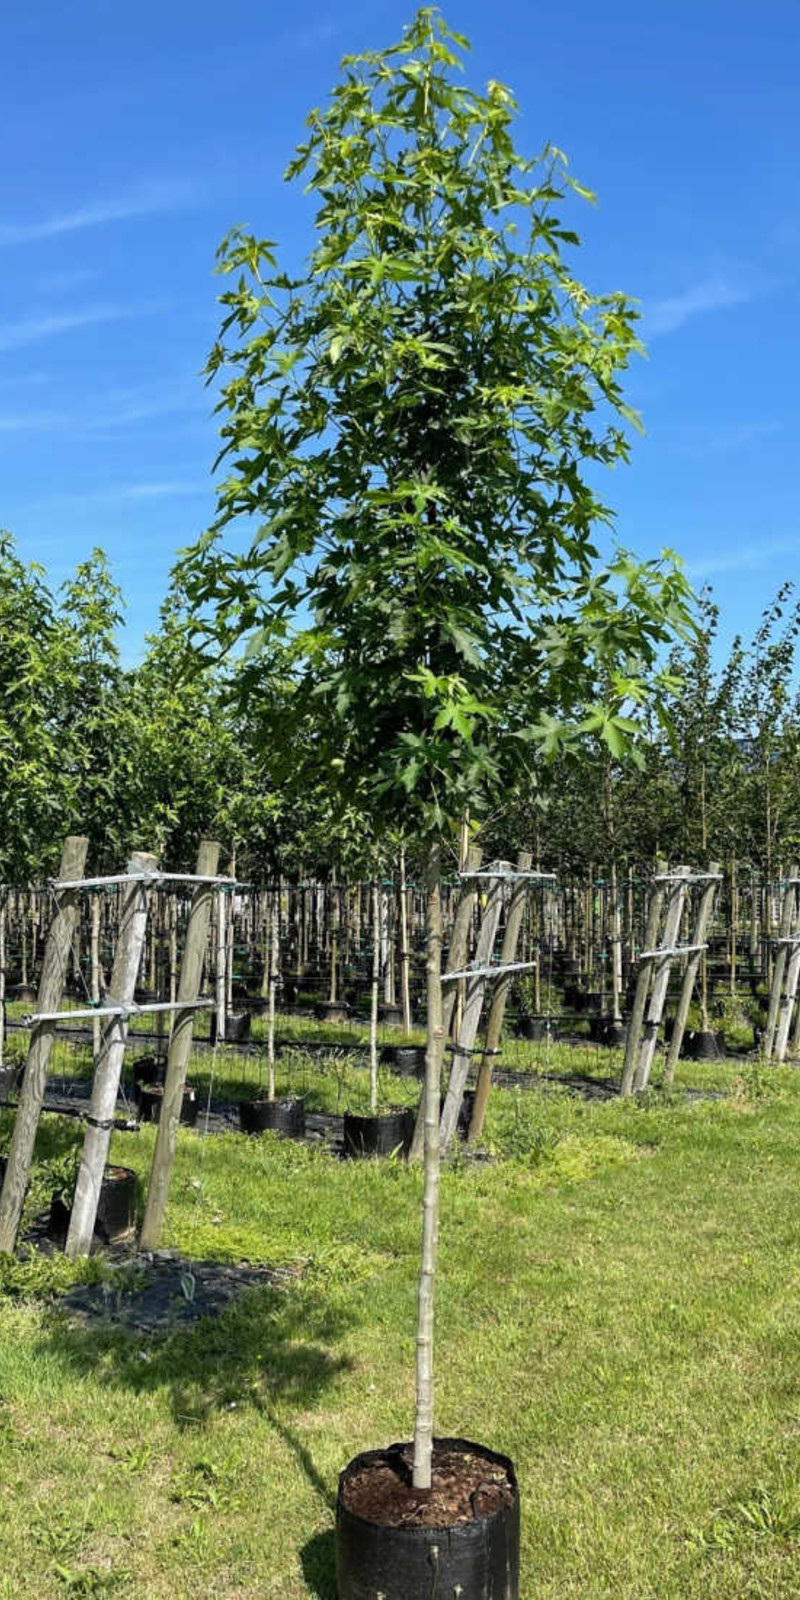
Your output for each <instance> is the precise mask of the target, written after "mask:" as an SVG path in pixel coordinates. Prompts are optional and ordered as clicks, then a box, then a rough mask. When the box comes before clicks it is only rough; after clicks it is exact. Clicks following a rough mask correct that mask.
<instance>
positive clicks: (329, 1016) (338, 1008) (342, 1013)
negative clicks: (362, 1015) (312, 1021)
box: [314, 1000, 350, 1022]
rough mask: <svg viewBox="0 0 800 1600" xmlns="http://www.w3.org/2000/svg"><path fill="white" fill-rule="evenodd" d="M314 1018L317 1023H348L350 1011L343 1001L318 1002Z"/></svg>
mask: <svg viewBox="0 0 800 1600" xmlns="http://www.w3.org/2000/svg"><path fill="white" fill-rule="evenodd" d="M314 1016H315V1017H316V1018H317V1021H318V1022H349V1020H350V1011H349V1008H348V1006H347V1005H345V1002H344V1001H343V1000H318V1001H317V1003H316V1005H315V1007H314Z"/></svg>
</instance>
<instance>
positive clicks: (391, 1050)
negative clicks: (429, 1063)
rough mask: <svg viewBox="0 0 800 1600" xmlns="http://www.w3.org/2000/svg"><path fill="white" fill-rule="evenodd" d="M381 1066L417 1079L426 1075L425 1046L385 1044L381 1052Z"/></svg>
mask: <svg viewBox="0 0 800 1600" xmlns="http://www.w3.org/2000/svg"><path fill="white" fill-rule="evenodd" d="M380 1059H381V1065H382V1066H384V1067H392V1068H393V1070H394V1071H395V1072H401V1073H404V1074H405V1073H408V1074H410V1075H412V1076H413V1077H415V1078H421V1077H424V1075H425V1046H424V1044H385V1045H384V1046H383V1048H382V1050H381V1055H380Z"/></svg>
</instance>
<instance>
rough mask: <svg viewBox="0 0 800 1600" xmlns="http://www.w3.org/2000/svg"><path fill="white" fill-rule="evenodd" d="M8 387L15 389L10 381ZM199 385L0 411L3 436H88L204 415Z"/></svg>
mask: <svg viewBox="0 0 800 1600" xmlns="http://www.w3.org/2000/svg"><path fill="white" fill-rule="evenodd" d="M6 387H7V388H9V389H10V388H12V387H13V385H12V382H11V380H10V379H9V380H7V383H6ZM207 409H208V408H207V407H205V408H204V404H203V399H202V391H201V389H200V386H199V384H198V383H196V382H195V383H192V382H190V381H187V380H181V379H165V380H164V382H163V383H160V384H158V385H147V386H135V387H132V388H127V389H111V390H106V391H104V392H100V393H98V394H95V393H89V394H87V393H83V394H80V395H76V396H75V398H74V399H73V400H72V403H71V404H67V405H63V404H61V405H56V406H46V407H45V406H40V407H36V408H32V409H28V410H23V409H14V410H5V411H3V410H0V433H45V432H47V433H53V432H58V433H62V434H69V435H73V436H80V437H85V436H87V435H92V436H95V435H98V434H104V435H105V434H113V433H114V432H115V431H117V430H119V429H120V428H131V427H135V426H136V425H137V424H138V423H142V422H151V421H154V420H155V419H157V418H160V417H168V416H172V417H175V416H182V415H187V416H189V415H191V416H194V417H196V418H197V419H198V421H199V420H202V418H203V417H204V415H205V411H206V410H207Z"/></svg>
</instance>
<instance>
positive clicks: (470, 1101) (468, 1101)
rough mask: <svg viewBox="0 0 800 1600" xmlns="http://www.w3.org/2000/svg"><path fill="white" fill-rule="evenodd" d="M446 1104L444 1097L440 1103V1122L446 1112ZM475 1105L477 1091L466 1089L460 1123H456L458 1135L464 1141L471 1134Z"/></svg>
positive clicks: (459, 1116)
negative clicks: (470, 1126) (470, 1127)
mask: <svg viewBox="0 0 800 1600" xmlns="http://www.w3.org/2000/svg"><path fill="white" fill-rule="evenodd" d="M444 1102H445V1096H444V1095H442V1097H441V1102H440V1110H439V1118H440V1120H441V1115H442V1112H443V1111H444ZM474 1104H475V1090H474V1089H465V1090H464V1096H463V1099H462V1101H461V1109H460V1111H459V1113H458V1122H457V1123H456V1133H457V1134H458V1135H459V1137H460V1138H462V1139H466V1137H467V1134H468V1133H469V1125H470V1123H471V1121H472V1108H473V1106H474Z"/></svg>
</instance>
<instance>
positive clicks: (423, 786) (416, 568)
mask: <svg viewBox="0 0 800 1600" xmlns="http://www.w3.org/2000/svg"><path fill="white" fill-rule="evenodd" d="M464 45H465V42H464V41H463V40H461V39H460V38H459V37H458V36H457V35H453V34H451V33H450V32H449V31H448V30H447V28H446V26H445V24H444V23H443V22H442V21H441V19H440V18H439V17H438V15H437V14H436V13H435V12H433V11H431V10H423V11H421V12H420V13H419V14H418V16H417V17H416V19H415V21H414V22H413V24H412V25H411V27H410V28H409V29H408V30H407V31H406V33H405V35H404V38H403V40H402V41H401V43H400V44H398V45H395V46H393V47H392V48H390V49H388V50H386V51H384V52H382V53H375V52H366V53H365V54H363V55H361V56H356V57H348V58H347V59H346V60H345V61H344V63H343V76H342V80H341V82H340V83H339V85H338V86H337V88H336V89H335V90H334V92H333V95H332V96H331V99H330V102H329V104H328V106H327V107H326V108H325V109H324V110H322V111H313V112H312V113H311V116H310V118H309V130H310V131H309V136H308V139H307V141H306V142H305V143H304V144H303V145H301V146H300V148H299V150H298V152H297V155H296V158H295V159H294V160H293V161H292V162H291V164H290V166H289V168H288V171H287V177H289V178H290V179H295V178H299V177H303V178H304V179H305V181H306V186H307V191H308V192H309V193H310V194H311V195H312V196H314V198H315V199H316V201H317V213H316V218H315V225H316V229H317V235H318V242H317V244H316V246H315V248H314V249H313V250H312V252H311V255H310V257H309V260H308V262H307V265H306V267H305V268H304V270H303V272H302V274H301V275H300V276H299V277H296V278H290V277H288V276H287V275H286V274H285V273H284V272H283V271H281V270H280V269H279V267H278V265H277V261H276V255H275V247H274V245H273V244H272V242H271V241H269V240H265V239H260V238H258V237H257V236H255V235H253V234H248V233H246V232H244V231H243V230H240V229H237V230H234V232H233V233H231V234H230V235H229V236H228V238H227V239H225V240H224V242H223V244H222V246H221V248H220V252H219V265H220V270H221V271H222V272H223V273H224V274H226V275H227V276H229V277H230V278H231V280H232V283H231V287H230V288H229V289H227V290H226V291H225V292H224V293H223V295H222V296H221V302H222V305H223V308H224V317H223V322H222V325H221V329H220V335H219V339H218V341H217V343H216V344H215V346H214V348H213V350H212V352H211V355H210V357H209V361H208V368H207V371H208V376H209V381H214V382H215V383H217V382H218V383H220V385H221V391H220V399H219V404H218V410H219V412H220V414H221V417H222V423H221V430H220V431H221V439H222V445H221V451H220V457H219V461H220V462H224V463H225V466H226V469H227V476H225V477H224V478H223V479H222V481H221V482H220V483H219V485H218V515H217V519H216V522H215V524H214V526H213V528H212V529H211V530H210V532H209V534H208V535H206V536H204V538H203V539H202V540H201V541H200V543H199V544H198V545H197V546H196V547H195V549H194V550H193V551H191V552H189V553H188V555H187V556H186V558H185V560H184V562H183V565H182V568H181V580H182V582H183V583H184V584H185V587H186V592H187V594H188V596H189V597H190V599H191V600H192V602H193V604H194V607H195V611H196V616H197V622H196V628H197V631H198V634H199V635H200V636H201V637H202V638H203V639H205V641H206V645H207V647H208V646H213V648H214V649H219V648H220V647H221V648H223V649H226V648H231V647H232V646H233V645H235V644H236V643H238V642H239V641H240V640H241V639H243V638H247V639H248V641H249V643H248V659H249V661H250V663H251V667H250V670H249V671H247V672H246V673H245V674H244V675H243V676H242V678H241V679H240V680H239V683H240V688H241V689H242V691H243V692H244V693H245V694H246V696H247V697H252V695H253V694H254V693H256V692H258V693H260V694H261V695H262V696H264V697H265V698H266V701H267V704H268V706H269V715H268V720H269V723H270V727H271V735H272V741H273V744H274V745H276V746H277V747H278V748H279V749H280V748H281V747H283V749H284V751H285V754H286V770H287V774H288V773H289V772H290V771H291V772H292V773H293V775H294V779H295V781H296V782H299V783H301V784H303V785H308V784H309V783H311V784H313V783H315V782H317V781H319V780H322V782H323V783H324V784H325V785H326V786H327V787H328V788H332V787H335V788H336V789H337V790H338V793H339V795H340V796H342V797H345V798H346V799H347V801H348V802H349V803H352V801H353V797H354V796H355V797H357V800H358V802H359V803H360V806H361V809H362V810H365V811H366V813H367V814H368V815H370V816H373V817H380V819H381V826H382V827H383V826H386V825H387V823H389V824H404V825H406V826H408V824H409V821H410V819H411V818H414V819H416V821H415V823H414V825H415V826H421V827H422V829H423V832H429V831H430V830H434V831H439V830H441V828H442V827H443V826H446V825H448V824H449V823H451V822H452V820H453V819H456V818H458V817H459V816H460V815H461V814H462V812H463V810H464V807H465V806H466V805H467V804H468V803H469V804H470V805H471V806H472V807H473V811H474V809H475V807H476V805H478V806H480V805H481V804H486V803H488V801H489V800H490V798H491V797H492V795H493V794H495V793H497V792H498V791H505V790H507V788H508V786H509V784H511V783H513V782H514V781H515V779H516V777H517V776H518V774H519V772H520V770H523V771H527V770H529V769H530V766H531V763H532V762H533V761H534V760H535V759H537V758H539V757H541V758H544V759H550V758H551V757H552V756H554V755H555V754H557V753H558V752H559V751H560V750H561V749H563V748H565V747H568V746H569V745H570V743H572V742H574V741H576V740H578V739H580V738H581V737H584V736H587V735H593V736H596V737H599V738H600V739H602V740H604V741H605V743H606V745H607V747H608V748H609V749H610V750H611V752H612V754H614V755H615V756H621V755H622V754H624V753H625V751H626V750H627V749H628V748H629V746H630V745H631V742H632V740H633V738H634V736H635V732H636V726H637V723H638V719H639V709H640V707H641V705H642V703H643V702H644V701H645V700H646V698H647V696H648V693H649V692H650V691H651V690H652V688H653V684H652V682H651V681H650V680H651V679H652V674H653V670H654V668H655V665H656V660H657V653H658V650H659V647H660V646H661V645H662V644H663V643H664V641H665V640H666V639H667V638H668V637H669V636H670V635H671V633H672V632H673V630H674V629H676V628H677V629H680V628H682V627H683V626H685V624H686V620H687V596H688V589H687V585H686V582H685V579H684V578H683V577H682V575H681V574H680V572H679V570H678V569H677V568H676V567H675V565H674V564H673V563H672V562H671V561H670V560H669V559H665V560H661V561H654V562H648V563H645V564H644V565H639V564H637V563H636V562H634V561H633V560H632V559H631V558H630V556H628V555H627V554H625V553H621V554H619V555H617V556H616V557H615V558H614V559H613V560H612V561H611V562H610V564H609V565H608V566H607V567H605V568H603V567H601V566H600V565H599V559H598V551H597V548H596V545H595V543H594V539H595V529H596V527H597V526H598V525H599V524H601V523H603V522H605V521H607V520H608V515H609V514H608V511H607V509H606V507H605V505H604V504H603V503H602V502H601V501H600V499H599V498H598V496H597V494H596V493H595V491H594V489H593V487H592V486H591V485H592V482H593V478H594V468H596V467H597V466H598V465H612V464H614V463H615V462H616V461H618V460H624V459H625V458H626V457H627V454H628V444H627V439H626V434H625V427H626V425H627V424H629V423H630V422H631V421H635V418H633V415H632V413H631V412H630V410H629V408H628V407H627V406H626V405H625V402H624V400H623V396H622V391H621V387H620V378H621V374H622V373H623V372H624V369H625V367H626V366H627V363H628V361H629V358H630V356H631V354H632V352H634V351H635V350H636V349H638V342H637V339H636V333H635V312H634V310H633V307H632V305H631V304H630V302H629V301H627V300H626V299H625V297H624V296H623V295H621V294H617V293H615V294H611V295H601V296H596V295H593V294H592V293H590V292H589V291H588V290H587V289H586V288H585V287H584V286H583V285H582V284H580V283H579V282H577V280H576V279H575V277H574V274H573V271H572V268H571V266H570V265H569V263H568V260H567V253H568V252H569V251H570V250H571V249H572V248H573V247H574V246H575V245H577V243H578V239H577V236H576V234H575V233H574V230H573V229H572V227H571V225H570V224H568V223H567V222H564V221H563V220H561V218H560V216H559V214H558V208H559V207H561V206H562V205H564V204H567V203H569V202H571V201H572V200H573V199H574V197H575V196H576V195H577V196H580V197H583V198H586V192H585V191H584V190H582V189H581V187H580V185H578V184H577V183H576V182H575V181H574V180H573V179H572V178H571V177H570V175H569V172H568V169H567V165H566V161H565V158H564V157H563V155H562V154H561V153H560V152H559V151H558V150H556V149H554V148H552V147H550V146H548V147H546V148H545V150H544V151H543V152H542V153H541V155H540V156H538V157H536V158H534V159H529V158H527V157H523V156H521V155H519V154H518V153H517V151H516V150H515V148H514V144H513V141H512V128H513V123H514V119H515V117H516V106H515V102H514V99H513V96H512V95H511V93H510V92H509V91H508V90H507V89H506V88H504V87H503V86H502V85H501V84H499V83H495V82H492V83H490V84H489V86H488V88H487V91H486V94H485V95H480V94H477V93H475V92H474V91H472V90H470V89H468V88H466V87H464V86H463V85H462V84H461V83H460V82H459V81H458V78H457V76H456V74H457V72H458V70H459V69H460V66H461V60H460V53H461V51H462V50H463V48H464ZM240 519H243V520H244V523H245V531H248V532H249V534H250V538H251V544H250V548H249V549H248V550H247V551H246V552H245V553H244V554H242V555H237V554H231V553H228V552H227V551H226V550H225V548H224V546H223V544H222V538H221V536H222V532H223V530H225V529H226V528H227V527H228V526H229V525H230V524H232V523H235V522H238V521H239V520H240ZM276 651H279V652H280V659H281V668H282V670H283V669H284V668H285V669H288V674H289V677H290V680H291V684H292V693H291V695H289V696H288V697H285V698H283V699H281V697H279V696H278V697H276V696H275V695H274V693H273V689H274V677H275V666H274V663H275V656H276ZM601 677H602V681H603V687H604V688H606V687H607V689H608V693H607V694H605V695H603V696H601V691H600V688H599V683H600V678H601ZM305 728H308V729H309V734H308V737H304V735H303V731H302V730H304V729H305ZM290 730H291V736H290ZM298 730H300V737H299V739H298Z"/></svg>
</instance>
